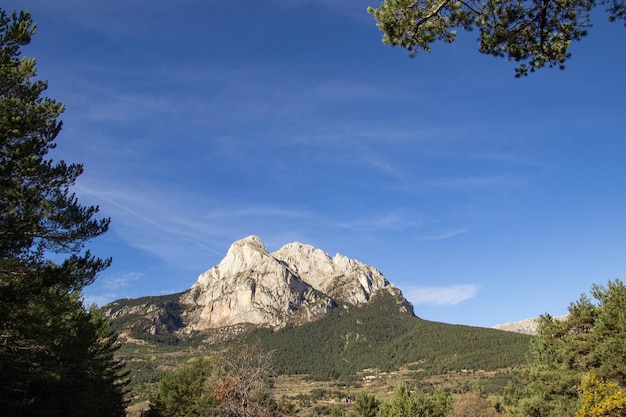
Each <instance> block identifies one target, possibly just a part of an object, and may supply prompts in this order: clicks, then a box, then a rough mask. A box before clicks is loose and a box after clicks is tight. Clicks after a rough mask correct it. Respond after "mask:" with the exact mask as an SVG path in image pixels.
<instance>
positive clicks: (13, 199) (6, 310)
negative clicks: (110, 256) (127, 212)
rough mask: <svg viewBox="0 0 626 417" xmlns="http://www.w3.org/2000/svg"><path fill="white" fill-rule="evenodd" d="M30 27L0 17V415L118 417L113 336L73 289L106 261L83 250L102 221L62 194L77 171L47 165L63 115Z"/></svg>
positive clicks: (24, 18) (24, 20)
mask: <svg viewBox="0 0 626 417" xmlns="http://www.w3.org/2000/svg"><path fill="white" fill-rule="evenodd" d="M35 28H36V25H35V23H34V22H33V21H32V19H31V16H30V13H28V12H26V11H21V12H13V13H7V12H6V11H4V10H2V9H0V378H2V383H1V384H0V409H1V410H2V413H3V415H4V416H13V415H19V416H48V415H55V416H57V415H64V416H73V415H77V416H78V415H92V416H120V415H123V413H124V400H123V396H124V388H123V387H124V382H123V379H124V373H123V371H122V366H121V364H120V363H118V362H117V361H116V360H115V359H114V358H113V352H114V351H115V348H116V341H115V335H114V334H113V333H112V332H111V331H110V329H109V327H108V326H109V325H108V322H107V321H106V320H105V319H104V318H103V317H102V315H101V314H100V313H99V312H98V311H97V310H95V309H92V310H87V309H85V307H84V306H83V301H82V289H83V288H84V287H85V286H86V285H89V284H90V283H91V282H93V280H94V279H95V277H96V275H97V274H98V273H99V272H100V271H102V270H103V269H105V268H106V267H107V266H108V265H109V263H110V260H107V259H100V258H98V257H95V256H93V255H92V254H91V253H90V252H89V251H88V250H86V249H85V244H86V243H87V242H88V241H89V240H90V239H92V238H94V237H97V236H99V235H101V234H102V233H104V232H105V231H106V230H107V228H108V225H109V219H97V218H96V217H95V216H96V214H97V212H98V208H97V207H93V206H87V207H86V206H82V205H80V204H79V203H78V200H77V198H76V196H75V195H74V194H73V193H71V192H70V189H71V187H72V186H73V185H74V183H75V181H76V179H77V178H78V176H80V174H81V173H82V171H83V167H82V165H80V164H69V165H68V164H66V163H65V162H63V161H58V162H55V161H53V160H51V159H47V154H48V152H49V151H50V150H51V149H53V148H54V147H55V145H56V144H55V139H56V137H57V135H58V134H59V132H60V131H61V126H62V124H61V122H60V121H58V120H57V118H58V117H59V116H60V115H61V113H62V112H63V110H64V107H63V105H62V104H61V103H59V102H57V101H55V100H53V99H50V98H48V97H45V96H43V93H44V91H45V90H46V88H47V82H45V81H42V80H37V79H34V77H35V76H36V75H37V70H36V65H35V59H34V58H26V57H21V48H22V47H23V46H25V45H28V44H29V43H30V41H31V37H32V36H33V35H34V33H35Z"/></svg>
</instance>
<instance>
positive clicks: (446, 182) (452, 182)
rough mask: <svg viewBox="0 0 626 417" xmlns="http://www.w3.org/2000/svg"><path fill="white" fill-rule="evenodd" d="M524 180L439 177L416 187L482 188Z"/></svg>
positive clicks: (501, 177)
mask: <svg viewBox="0 0 626 417" xmlns="http://www.w3.org/2000/svg"><path fill="white" fill-rule="evenodd" d="M525 181H526V180H525V179H524V178H522V177H516V176H506V175H491V176H474V177H440V178H435V179H431V180H426V181H422V182H421V183H418V184H417V185H418V186H423V187H426V188H455V189H456V188H461V189H463V188H484V187H493V186H501V185H513V184H520V183H523V182H525Z"/></svg>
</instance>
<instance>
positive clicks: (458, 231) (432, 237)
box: [415, 227, 469, 240]
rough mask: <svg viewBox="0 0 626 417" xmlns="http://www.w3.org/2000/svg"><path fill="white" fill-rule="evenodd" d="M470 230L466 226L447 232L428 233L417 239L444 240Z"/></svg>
mask: <svg viewBox="0 0 626 417" xmlns="http://www.w3.org/2000/svg"><path fill="white" fill-rule="evenodd" d="M468 231H469V229H468V228H466V227H461V228H459V229H455V230H452V231H449V232H446V233H441V234H435V235H426V236H417V237H416V238H415V240H444V239H450V238H451V237H454V236H458V235H461V234H463V233H467V232H468Z"/></svg>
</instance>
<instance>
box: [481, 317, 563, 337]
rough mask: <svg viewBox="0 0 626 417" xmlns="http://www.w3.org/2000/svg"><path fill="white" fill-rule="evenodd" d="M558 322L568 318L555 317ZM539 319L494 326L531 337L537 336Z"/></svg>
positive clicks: (534, 318)
mask: <svg viewBox="0 0 626 417" xmlns="http://www.w3.org/2000/svg"><path fill="white" fill-rule="evenodd" d="M554 318H555V319H556V320H565V318H567V316H557V317H554ZM537 320H538V318H537V317H533V318H530V319H524V320H520V321H514V322H510V323H502V324H497V325H495V326H493V328H494V329H497V330H504V331H507V332H515V333H523V334H528V335H531V336H535V335H536V334H537V326H538V322H537Z"/></svg>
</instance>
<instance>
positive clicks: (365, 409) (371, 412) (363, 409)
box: [354, 392, 380, 417]
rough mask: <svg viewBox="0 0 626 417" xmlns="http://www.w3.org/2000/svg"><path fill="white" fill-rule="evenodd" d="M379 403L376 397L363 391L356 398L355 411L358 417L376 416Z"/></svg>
mask: <svg viewBox="0 0 626 417" xmlns="http://www.w3.org/2000/svg"><path fill="white" fill-rule="evenodd" d="M379 405H380V402H379V401H378V400H377V399H376V397H374V396H373V395H370V394H366V393H363V392H362V393H359V394H358V395H357V396H356V398H355V399H354V412H355V414H356V415H357V417H375V416H376V413H378V407H379Z"/></svg>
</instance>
